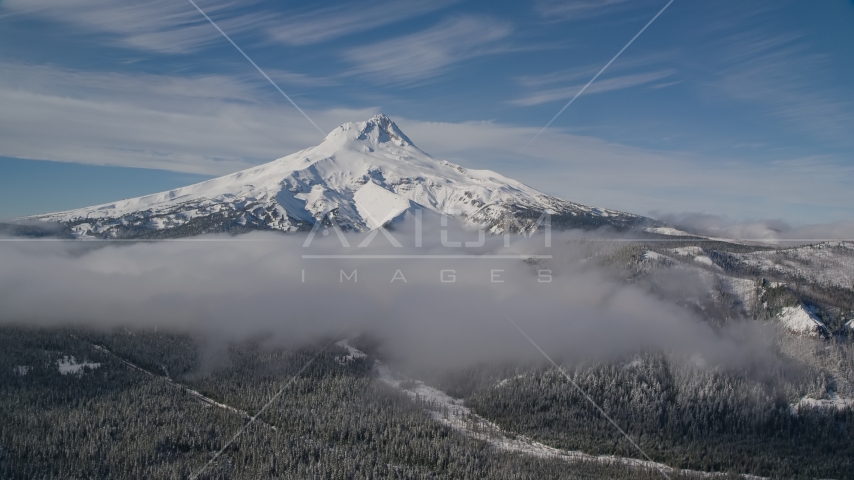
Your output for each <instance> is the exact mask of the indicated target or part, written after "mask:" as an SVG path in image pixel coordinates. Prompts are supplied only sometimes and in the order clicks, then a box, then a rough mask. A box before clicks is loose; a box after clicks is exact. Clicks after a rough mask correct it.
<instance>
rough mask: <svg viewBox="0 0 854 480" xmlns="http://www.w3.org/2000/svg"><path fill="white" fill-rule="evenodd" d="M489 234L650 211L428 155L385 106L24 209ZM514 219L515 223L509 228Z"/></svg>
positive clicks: (109, 219)
mask: <svg viewBox="0 0 854 480" xmlns="http://www.w3.org/2000/svg"><path fill="white" fill-rule="evenodd" d="M419 207H420V208H424V209H427V210H429V211H433V212H436V213H444V214H448V215H453V216H456V217H460V218H462V219H463V220H464V221H465V222H467V223H468V224H470V225H476V226H480V227H485V228H488V229H489V230H490V231H492V232H494V233H500V232H502V231H504V230H505V227H506V225H508V223H506V220H507V215H511V216H512V217H513V218H514V219H516V222H517V223H512V222H511V223H510V224H509V225H511V228H516V229H525V228H530V226H531V225H533V224H534V222H536V220H537V219H538V218H539V217H540V215H541V214H542V213H543V212H544V211H547V212H549V214H550V215H551V221H552V225H553V226H554V227H556V228H587V229H590V228H597V227H601V226H611V227H614V228H615V229H618V230H626V229H629V228H631V227H635V226H649V225H655V222H653V221H652V220H650V219H647V218H644V217H640V216H637V215H632V214H629V213H623V212H617V211H614V210H608V209H603V208H593V207H587V206H584V205H580V204H577V203H572V202H568V201H565V200H561V199H558V198H555V197H552V196H549V195H546V194H544V193H541V192H539V191H537V190H534V189H533V188H530V187H528V186H527V185H524V184H522V183H520V182H517V181H515V180H512V179H509V178H507V177H504V176H502V175H500V174H498V173H495V172H492V171H489V170H469V169H465V168H463V167H460V166H459V165H455V164H452V163H449V162H446V161H440V160H435V159H434V158H432V157H431V156H430V155H428V154H427V153H425V152H423V151H422V150H420V149H419V148H418V147H416V146H415V145H414V144H413V143H412V141H410V140H409V138H408V137H407V136H406V135H405V134H404V133H403V132H401V131H400V129H399V128H398V127H397V125H395V124H394V122H392V121H391V120H390V119H389V118H388V117H386V116H385V115H376V116H374V117H373V118H371V119H370V120H368V121H366V122H357V123H347V124H344V125H342V126H340V127H338V128H336V129H335V130H333V131H332V132H331V133H330V134H329V135H328V136H327V137H326V139H325V140H324V141H323V142H322V143H321V144H320V145H318V146H315V147H311V148H308V149H305V150H302V151H299V152H296V153H294V154H291V155H288V156H286V157H283V158H280V159H278V160H275V161H273V162H270V163H267V164H264V165H261V166H258V167H253V168H250V169H247V170H243V171H240V172H237V173H233V174H231V175H226V176H223V177H220V178H215V179H212V180H208V181H206V182H202V183H199V184H196V185H190V186H188V187H183V188H178V189H175V190H170V191H168V192H163V193H157V194H154V195H147V196H144V197H138V198H132V199H128V200H122V201H119V202H114V203H109V204H104V205H97V206H93V207H87V208H81V209H76V210H69V211H65V212H58V213H51V214H46V215H37V216H33V217H28V219H37V220H42V221H50V222H58V223H60V224H62V225H64V226H65V227H67V228H70V230H71V231H72V233H73V235H74V236H76V237H84V238H85V237H101V238H152V237H154V238H157V237H184V236H191V235H196V234H202V233H211V232H220V231H230V232H241V231H249V230H278V231H283V232H294V231H299V230H305V229H307V228H310V227H311V226H312V225H313V224H314V223H315V222H318V221H320V222H328V221H329V219H330V218H331V219H334V220H335V221H336V222H337V223H338V224H339V225H340V226H341V227H342V228H344V229H348V230H356V231H364V230H370V229H373V228H376V227H377V226H379V225H381V224H384V223H386V222H388V221H390V220H392V219H394V218H396V217H398V216H399V215H401V214H403V213H404V212H406V211H408V210H411V209H413V208H419ZM513 225H516V227H513Z"/></svg>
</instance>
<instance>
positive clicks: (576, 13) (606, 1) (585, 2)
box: [536, 0, 631, 20]
mask: <svg viewBox="0 0 854 480" xmlns="http://www.w3.org/2000/svg"><path fill="white" fill-rule="evenodd" d="M630 5H631V2H629V0H569V1H567V0H562V1H561V0H540V1H539V2H537V6H536V9H537V12H538V13H539V14H540V15H542V16H543V17H546V18H548V19H559V20H576V19H585V18H591V17H598V16H600V15H606V14H609V13H613V12H615V11H622V10H623V9H624V8H626V7H628V6H630Z"/></svg>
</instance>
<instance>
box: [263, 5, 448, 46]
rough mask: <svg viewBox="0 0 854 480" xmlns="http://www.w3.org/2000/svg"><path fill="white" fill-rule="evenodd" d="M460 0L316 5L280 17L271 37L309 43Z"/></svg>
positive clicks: (291, 41)
mask: <svg viewBox="0 0 854 480" xmlns="http://www.w3.org/2000/svg"><path fill="white" fill-rule="evenodd" d="M457 1H458V0H437V1H432V2H422V1H414V0H398V1H379V2H377V1H374V2H368V3H353V4H347V5H342V6H336V7H328V8H321V9H316V10H313V11H310V12H306V13H300V14H296V15H292V16H285V18H283V19H281V20H278V21H276V25H275V26H271V27H269V28H268V29H267V32H268V34H269V35H270V37H271V38H272V39H273V40H274V41H277V42H281V43H285V44H288V45H309V44H313V43H319V42H324V41H327V40H332V39H335V38H339V37H343V36H345V35H350V34H353V33H358V32H364V31H368V30H373V29H375V28H378V27H381V26H383V25H388V24H392V23H396V22H400V21H402V20H406V19H409V18H414V17H418V16H421V15H424V14H426V13H429V12H433V11H436V10H440V9H442V8H445V7H447V6H449V5H451V4H453V3H457Z"/></svg>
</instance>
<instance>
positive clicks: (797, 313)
mask: <svg viewBox="0 0 854 480" xmlns="http://www.w3.org/2000/svg"><path fill="white" fill-rule="evenodd" d="M777 317H778V318H779V319H780V322H781V323H782V324H783V326H784V327H785V328H786V329H787V330H788V331H790V332H792V333H796V334H800V335H809V336H811V337H817V336H818V335H819V334H820V333H821V332H822V331H823V330H824V328H825V327H824V323H822V321H821V320H820V319H819V318H818V317H817V316H816V315H815V313H814V312H813V311H812V310H811V309H809V308H807V307H805V306H804V305H798V306H797V307H783V311H782V312H780V314H779V315H778V316H777Z"/></svg>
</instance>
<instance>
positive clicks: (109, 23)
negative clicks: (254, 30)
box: [2, 0, 258, 53]
mask: <svg viewBox="0 0 854 480" xmlns="http://www.w3.org/2000/svg"><path fill="white" fill-rule="evenodd" d="M239 6H241V5H239V4H237V3H236V2H218V3H216V4H212V5H205V8H206V9H207V11H208V12H209V13H210V14H211V15H212V16H214V15H217V14H219V13H223V12H228V14H229V15H228V18H227V19H224V20H223V21H222V25H223V28H227V29H228V30H229V31H236V30H245V29H247V28H249V27H250V26H251V25H252V24H253V23H254V22H255V21H256V20H258V17H257V16H254V15H253V16H248V15H238V14H237V13H236V9H237V8H238V7H239ZM2 9H3V10H5V11H7V12H11V13H15V14H21V15H29V16H34V17H39V18H43V19H47V20H50V21H54V22H59V23H64V24H68V25H71V26H74V27H77V28H79V29H81V30H83V31H85V32H86V33H101V34H109V35H112V36H114V37H115V38H116V39H118V43H119V44H120V45H123V46H125V47H130V48H135V49H140V50H147V51H154V52H158V53H189V52H193V51H196V50H198V49H199V48H201V47H203V46H204V45H207V44H209V43H211V42H214V41H219V40H220V38H219V34H218V33H217V32H216V31H215V30H214V29H213V28H211V26H210V25H209V24H208V23H207V21H206V20H205V19H204V18H202V17H201V16H200V15H199V13H198V12H197V11H196V10H195V9H194V8H192V5H190V4H189V3H187V2H183V1H174V0H5V1H4V2H3V4H2Z"/></svg>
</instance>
